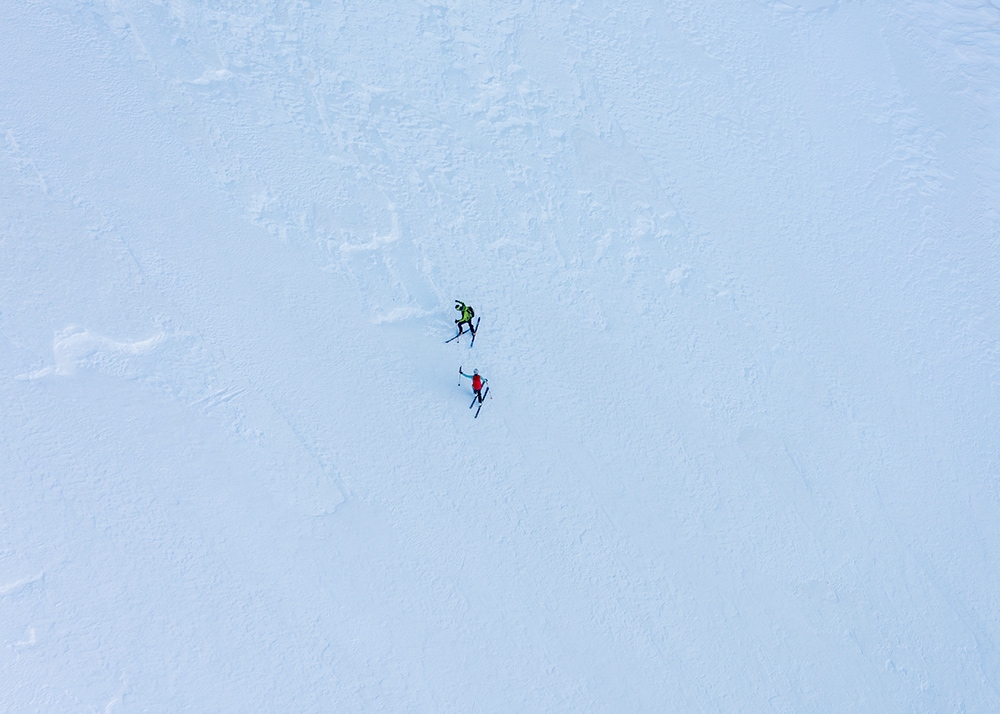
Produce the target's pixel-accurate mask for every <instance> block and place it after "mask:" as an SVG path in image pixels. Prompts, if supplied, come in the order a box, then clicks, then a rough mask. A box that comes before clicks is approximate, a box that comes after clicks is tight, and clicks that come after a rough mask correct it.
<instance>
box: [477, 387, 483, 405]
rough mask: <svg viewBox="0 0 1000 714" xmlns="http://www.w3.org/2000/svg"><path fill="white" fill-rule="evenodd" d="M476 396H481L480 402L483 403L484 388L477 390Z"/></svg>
mask: <svg viewBox="0 0 1000 714" xmlns="http://www.w3.org/2000/svg"><path fill="white" fill-rule="evenodd" d="M476 396H477V397H478V398H479V403H480V404H482V403H483V390H482V389H480V390H479V391H477V392H476Z"/></svg>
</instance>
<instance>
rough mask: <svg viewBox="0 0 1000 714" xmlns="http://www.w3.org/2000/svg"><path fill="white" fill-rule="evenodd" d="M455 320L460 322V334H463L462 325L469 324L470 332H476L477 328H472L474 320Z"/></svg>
mask: <svg viewBox="0 0 1000 714" xmlns="http://www.w3.org/2000/svg"><path fill="white" fill-rule="evenodd" d="M455 322H457V323H458V334H460V335H461V334H462V325H468V326H469V332H475V330H473V329H472V320H463V321H461V322H459V321H458V320H455Z"/></svg>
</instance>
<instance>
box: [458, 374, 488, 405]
mask: <svg viewBox="0 0 1000 714" xmlns="http://www.w3.org/2000/svg"><path fill="white" fill-rule="evenodd" d="M458 373H459V374H460V375H462V376H463V377H465V378H466V379H471V380H472V391H473V392H475V393H476V398H477V399H479V403H480V404H482V403H483V397H485V396H486V394H485V393H484V392H483V387H485V386H486V383H487V382H488V381H489V380H488V379H483V378H482V377H480V376H479V370H478V369H474V370H472V374H466V373H465V372H463V371H462V368H461V367H459V368H458ZM491 399H492V397H491ZM473 401H475V400H473Z"/></svg>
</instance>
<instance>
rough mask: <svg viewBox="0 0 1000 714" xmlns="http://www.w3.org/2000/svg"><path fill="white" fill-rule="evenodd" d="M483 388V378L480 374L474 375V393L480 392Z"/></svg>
mask: <svg viewBox="0 0 1000 714" xmlns="http://www.w3.org/2000/svg"><path fill="white" fill-rule="evenodd" d="M482 388H483V378H482V377H480V376H479V375H478V374H474V375H472V391H474V392H478V391H479V390H480V389H482Z"/></svg>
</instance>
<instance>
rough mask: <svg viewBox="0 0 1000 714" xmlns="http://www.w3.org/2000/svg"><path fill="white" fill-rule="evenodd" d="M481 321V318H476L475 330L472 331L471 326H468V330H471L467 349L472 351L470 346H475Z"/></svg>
mask: <svg viewBox="0 0 1000 714" xmlns="http://www.w3.org/2000/svg"><path fill="white" fill-rule="evenodd" d="M482 319H483V318H481V317H477V318H476V328H475V329H474V330H473V329H472V325H469V329H470V330H472V341H471V342H470V343H469V349H472V346H473V345H474V344H476V333H477V332H479V321H480V320H482Z"/></svg>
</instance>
